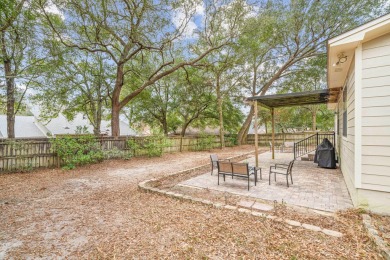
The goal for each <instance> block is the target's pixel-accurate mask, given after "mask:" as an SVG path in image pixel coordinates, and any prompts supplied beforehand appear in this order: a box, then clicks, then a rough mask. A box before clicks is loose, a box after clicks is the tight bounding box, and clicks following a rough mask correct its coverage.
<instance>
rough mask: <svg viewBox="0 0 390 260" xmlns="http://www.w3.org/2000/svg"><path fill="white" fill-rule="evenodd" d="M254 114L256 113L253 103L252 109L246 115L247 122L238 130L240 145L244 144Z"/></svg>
mask: <svg viewBox="0 0 390 260" xmlns="http://www.w3.org/2000/svg"><path fill="white" fill-rule="evenodd" d="M253 115H254V108H253V105H251V109H250V111H249V114H248V116H247V117H246V119H245V122H244V123H243V125H242V126H241V128H240V131H238V134H237V141H238V145H242V144H244V140H245V135H246V134H247V133H248V132H249V128H250V125H251V122H252V118H253Z"/></svg>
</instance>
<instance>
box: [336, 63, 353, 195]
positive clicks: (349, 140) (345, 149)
mask: <svg viewBox="0 0 390 260" xmlns="http://www.w3.org/2000/svg"><path fill="white" fill-rule="evenodd" d="M354 68H355V67H354V61H352V63H351V67H350V69H349V72H348V77H347V80H346V82H345V86H346V87H347V101H346V104H344V103H343V96H342V94H341V95H340V97H339V103H338V111H339V122H338V123H339V127H340V132H339V138H338V141H339V147H340V150H339V157H340V167H341V171H342V172H343V174H344V178H345V179H346V183H347V185H348V186H349V188H350V190H351V188H352V187H351V185H352V186H353V187H354V186H355V175H354V174H355V166H354V161H355V159H354V158H355V152H354V151H355V141H354V140H355V138H354V137H355V69H354ZM344 107H346V108H347V136H346V137H344V136H343V132H344V131H343V125H344V124H343V111H344Z"/></svg>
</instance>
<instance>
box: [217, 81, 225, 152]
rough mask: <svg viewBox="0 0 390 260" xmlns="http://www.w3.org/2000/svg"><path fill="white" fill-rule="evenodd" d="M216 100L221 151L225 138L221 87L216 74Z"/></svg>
mask: <svg viewBox="0 0 390 260" xmlns="http://www.w3.org/2000/svg"><path fill="white" fill-rule="evenodd" d="M216 87H217V88H216V89H217V100H218V113H219V140H220V142H221V149H223V148H224V147H225V136H224V132H225V130H224V128H223V111H222V102H223V100H222V94H221V85H220V75H219V74H217V86H216Z"/></svg>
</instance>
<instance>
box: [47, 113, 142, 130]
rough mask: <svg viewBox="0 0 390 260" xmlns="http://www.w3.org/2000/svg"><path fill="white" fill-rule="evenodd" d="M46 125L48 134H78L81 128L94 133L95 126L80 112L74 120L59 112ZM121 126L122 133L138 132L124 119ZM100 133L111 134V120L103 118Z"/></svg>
mask: <svg viewBox="0 0 390 260" xmlns="http://www.w3.org/2000/svg"><path fill="white" fill-rule="evenodd" d="M44 127H45V129H46V133H48V135H63V134H76V133H80V132H79V131H80V130H79V129H80V128H83V130H85V131H86V132H88V133H91V134H93V126H92V125H91V124H90V122H89V121H88V119H87V118H86V117H85V116H83V115H82V114H80V113H79V114H77V115H76V116H75V117H74V119H73V120H72V121H69V120H67V119H66V118H65V117H64V116H63V115H61V114H59V115H58V117H56V118H53V119H51V120H50V121H49V122H48V123H46V124H45V125H44ZM119 127H120V135H136V132H135V131H134V130H132V129H131V128H130V127H129V126H128V125H127V124H126V123H124V122H122V121H120V124H119ZM82 133H83V132H82ZM100 133H102V134H107V135H111V122H110V121H106V120H102V122H101V126H100Z"/></svg>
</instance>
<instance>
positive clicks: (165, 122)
mask: <svg viewBox="0 0 390 260" xmlns="http://www.w3.org/2000/svg"><path fill="white" fill-rule="evenodd" d="M161 124H162V127H163V131H164V135H165V136H168V123H167V117H166V115H164V116H163V118H162V122H161Z"/></svg>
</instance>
